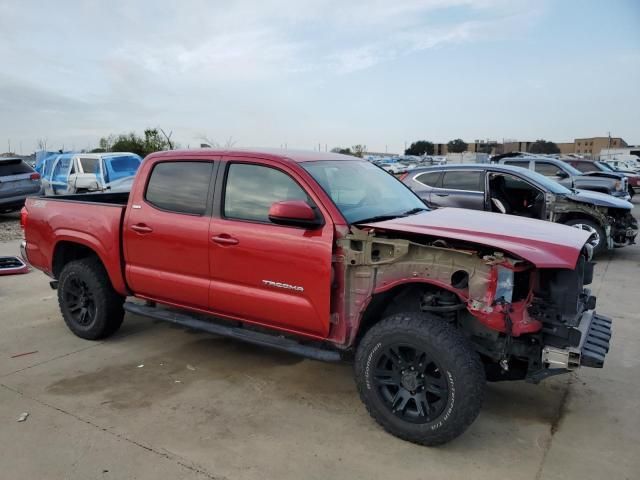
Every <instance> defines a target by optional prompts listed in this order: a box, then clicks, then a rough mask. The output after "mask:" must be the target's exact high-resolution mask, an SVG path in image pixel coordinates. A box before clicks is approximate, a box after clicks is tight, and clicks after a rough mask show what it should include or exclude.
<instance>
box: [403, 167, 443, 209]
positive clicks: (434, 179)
mask: <svg viewBox="0 0 640 480" xmlns="http://www.w3.org/2000/svg"><path fill="white" fill-rule="evenodd" d="M409 175H411V179H410V180H409V182H405V183H407V184H408V185H409V187H410V188H411V190H413V191H414V192H415V193H416V195H418V196H419V197H420V198H421V199H422V201H423V202H425V203H426V204H427V205H428V206H429V207H432V208H433V207H435V205H434V204H433V203H432V198H433V191H434V190H435V189H436V188H438V187H440V186H441V185H442V172H440V171H436V172H433V171H427V172H422V173H417V174H414V173H409Z"/></svg>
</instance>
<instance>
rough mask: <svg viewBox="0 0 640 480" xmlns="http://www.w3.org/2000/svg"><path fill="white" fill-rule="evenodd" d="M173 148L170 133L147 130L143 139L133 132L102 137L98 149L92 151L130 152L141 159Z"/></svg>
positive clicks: (153, 129)
mask: <svg viewBox="0 0 640 480" xmlns="http://www.w3.org/2000/svg"><path fill="white" fill-rule="evenodd" d="M173 148H174V144H173V142H172V141H171V133H169V134H168V135H167V134H166V133H165V131H164V130H162V129H161V128H147V129H146V130H145V131H144V137H141V136H139V135H137V134H136V133H135V132H130V133H121V134H120V135H109V136H108V137H102V138H101V139H100V142H99V148H96V149H94V151H100V152H131V153H136V154H138V155H140V156H141V157H146V156H147V155H149V154H150V153H153V152H159V151H161V150H171V149H173Z"/></svg>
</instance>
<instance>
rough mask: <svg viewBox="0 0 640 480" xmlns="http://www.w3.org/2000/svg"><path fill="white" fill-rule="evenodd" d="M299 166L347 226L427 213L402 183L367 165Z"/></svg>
mask: <svg viewBox="0 0 640 480" xmlns="http://www.w3.org/2000/svg"><path fill="white" fill-rule="evenodd" d="M301 165H302V167H303V168H304V169H305V170H306V171H307V172H309V173H310V174H311V176H312V177H313V178H314V179H315V180H316V181H317V182H318V183H319V184H320V186H321V187H322V188H323V189H324V191H325V192H327V195H329V196H330V197H331V200H333V202H334V203H335V204H336V206H337V207H338V209H339V210H340V212H341V213H342V215H343V216H344V218H345V219H346V220H347V222H349V223H359V222H362V221H364V220H368V219H374V218H376V219H377V218H378V217H399V216H403V215H407V214H411V213H416V212H418V211H422V210H427V208H426V207H425V205H424V203H422V201H421V200H420V199H419V198H418V197H417V196H415V195H414V194H413V193H412V192H411V190H409V189H408V188H407V187H405V186H404V184H403V183H402V182H400V181H399V180H397V179H396V178H394V177H393V176H391V175H390V174H388V173H387V172H385V171H384V170H382V169H381V168H379V167H376V166H375V165H373V164H371V163H369V162H365V161H361V160H353V161H351V160H327V161H321V162H305V163H302V164H301Z"/></svg>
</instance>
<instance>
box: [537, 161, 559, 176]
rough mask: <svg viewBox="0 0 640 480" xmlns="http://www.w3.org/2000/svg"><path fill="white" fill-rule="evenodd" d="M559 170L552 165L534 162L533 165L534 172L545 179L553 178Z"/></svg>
mask: <svg viewBox="0 0 640 480" xmlns="http://www.w3.org/2000/svg"><path fill="white" fill-rule="evenodd" d="M559 170H561V169H560V168H559V167H558V166H556V165H554V164H553V163H548V162H536V165H535V171H536V172H538V173H541V174H542V175H544V176H546V177H555V176H556V174H557V173H558V171H559Z"/></svg>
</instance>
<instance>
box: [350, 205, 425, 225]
mask: <svg viewBox="0 0 640 480" xmlns="http://www.w3.org/2000/svg"><path fill="white" fill-rule="evenodd" d="M428 210H429V209H428V208H425V207H416V208H412V209H411V210H407V211H406V212H404V213H396V214H395V215H393V214H388V215H376V216H374V217H369V218H363V219H362V220H357V221H355V222H353V223H370V222H382V221H383V220H393V219H394V218H403V217H408V216H409V215H415V214H416V213H420V212H426V211H428Z"/></svg>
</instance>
